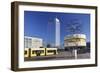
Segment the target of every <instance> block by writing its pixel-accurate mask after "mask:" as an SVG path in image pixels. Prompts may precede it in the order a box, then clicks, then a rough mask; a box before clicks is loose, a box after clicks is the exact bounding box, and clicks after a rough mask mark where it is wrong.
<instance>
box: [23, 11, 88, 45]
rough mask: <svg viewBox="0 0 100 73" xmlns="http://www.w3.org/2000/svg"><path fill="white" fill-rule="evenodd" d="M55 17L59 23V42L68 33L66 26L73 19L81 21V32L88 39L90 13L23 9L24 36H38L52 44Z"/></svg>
mask: <svg viewBox="0 0 100 73" xmlns="http://www.w3.org/2000/svg"><path fill="white" fill-rule="evenodd" d="M56 17H57V18H58V19H59V20H60V24H61V26H60V27H61V28H60V29H61V31H60V33H61V34H60V35H61V38H60V39H61V44H63V41H64V37H65V36H66V35H68V34H70V33H69V32H67V30H66V28H67V27H69V24H70V23H71V21H72V20H75V19H77V20H78V21H79V22H80V23H81V24H80V25H81V33H84V34H86V37H87V41H90V15H89V14H79V13H58V12H36V11H24V36H32V37H39V38H42V39H43V40H44V43H52V44H54V43H55V18H56Z"/></svg>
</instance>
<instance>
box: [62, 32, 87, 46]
mask: <svg viewBox="0 0 100 73" xmlns="http://www.w3.org/2000/svg"><path fill="white" fill-rule="evenodd" d="M76 46H77V47H86V35H85V34H72V35H67V36H66V37H65V38H64V47H66V48H68V47H69V48H70V47H72V48H73V47H76Z"/></svg>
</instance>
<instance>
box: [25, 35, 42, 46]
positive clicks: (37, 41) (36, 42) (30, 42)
mask: <svg viewBox="0 0 100 73" xmlns="http://www.w3.org/2000/svg"><path fill="white" fill-rule="evenodd" d="M42 46H43V39H41V38H37V37H28V36H25V37H24V47H25V48H40V47H42Z"/></svg>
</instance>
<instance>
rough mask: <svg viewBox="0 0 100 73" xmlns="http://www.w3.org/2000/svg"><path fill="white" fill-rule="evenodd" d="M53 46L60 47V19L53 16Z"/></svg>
mask: <svg viewBox="0 0 100 73" xmlns="http://www.w3.org/2000/svg"><path fill="white" fill-rule="evenodd" d="M55 25H56V29H55V30H56V31H55V46H56V47H60V21H59V19H58V18H55Z"/></svg>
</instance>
